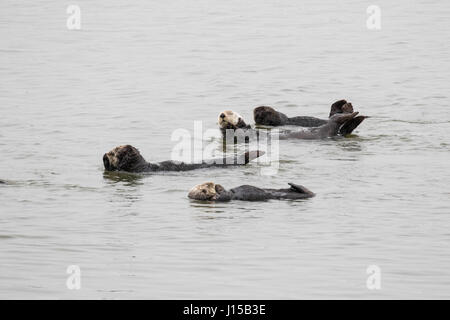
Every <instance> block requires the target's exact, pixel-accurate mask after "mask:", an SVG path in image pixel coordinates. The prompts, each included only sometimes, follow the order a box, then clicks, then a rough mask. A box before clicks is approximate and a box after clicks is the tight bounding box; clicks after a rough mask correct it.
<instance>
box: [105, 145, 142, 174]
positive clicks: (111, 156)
mask: <svg viewBox="0 0 450 320" xmlns="http://www.w3.org/2000/svg"><path fill="white" fill-rule="evenodd" d="M143 163H145V160H144V158H143V157H142V156H141V154H140V153H139V151H138V149H136V148H135V147H133V146H130V145H125V146H119V147H116V148H114V149H112V150H111V151H109V152H108V153H105V154H104V156H103V164H104V165H105V170H107V171H134V170H135V169H136V167H137V166H138V165H140V164H143Z"/></svg>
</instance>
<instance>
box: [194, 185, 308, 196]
mask: <svg viewBox="0 0 450 320" xmlns="http://www.w3.org/2000/svg"><path fill="white" fill-rule="evenodd" d="M289 185H290V186H291V187H290V188H286V189H261V188H257V187H254V186H249V185H243V186H239V187H236V188H233V189H230V190H229V191H227V190H225V188H224V187H222V186H221V185H220V184H214V183H213V182H206V183H203V184H199V185H197V186H195V187H194V188H192V189H191V191H189V194H188V197H189V198H191V199H194V200H203V201H230V200H242V201H265V200H270V199H289V200H296V199H306V198H311V197H314V196H315V194H314V193H313V192H311V191H309V190H308V189H306V188H305V187H303V186H300V185H297V184H293V183H289Z"/></svg>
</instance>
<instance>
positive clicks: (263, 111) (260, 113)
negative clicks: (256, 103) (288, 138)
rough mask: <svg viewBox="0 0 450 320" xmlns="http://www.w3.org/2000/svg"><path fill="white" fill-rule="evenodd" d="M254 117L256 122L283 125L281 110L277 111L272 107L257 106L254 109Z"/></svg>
mask: <svg viewBox="0 0 450 320" xmlns="http://www.w3.org/2000/svg"><path fill="white" fill-rule="evenodd" d="M253 118H254V119H255V123H256V124H262V125H266V126H280V125H282V121H281V117H280V114H279V112H277V111H275V109H274V108H272V107H265V106H261V107H257V108H255V109H254V110H253Z"/></svg>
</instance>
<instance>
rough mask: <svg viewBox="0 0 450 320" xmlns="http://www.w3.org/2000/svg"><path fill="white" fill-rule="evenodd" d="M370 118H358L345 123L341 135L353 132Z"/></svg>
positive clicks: (340, 131) (340, 130)
mask: <svg viewBox="0 0 450 320" xmlns="http://www.w3.org/2000/svg"><path fill="white" fill-rule="evenodd" d="M366 118H368V117H366V116H358V117H356V118H353V119H351V120H348V121H347V122H345V123H344V124H343V125H342V127H341V128H340V129H339V133H340V134H342V135H344V136H345V135H347V134H350V133H352V132H353V130H355V129H356V128H357V127H358V126H359V125H360V124H361V122H363V121H364V119H366Z"/></svg>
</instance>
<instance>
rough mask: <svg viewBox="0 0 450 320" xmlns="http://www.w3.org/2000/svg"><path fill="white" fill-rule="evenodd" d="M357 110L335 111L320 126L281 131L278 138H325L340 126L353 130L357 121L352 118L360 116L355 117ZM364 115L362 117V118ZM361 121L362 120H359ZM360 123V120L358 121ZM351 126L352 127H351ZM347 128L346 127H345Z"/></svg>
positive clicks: (330, 135) (337, 130)
mask: <svg viewBox="0 0 450 320" xmlns="http://www.w3.org/2000/svg"><path fill="white" fill-rule="evenodd" d="M357 115H358V112H353V113H336V114H334V115H333V116H331V117H330V119H328V120H327V121H326V123H325V124H324V125H322V126H320V127H315V128H307V129H305V130H302V131H293V132H288V133H283V134H280V135H279V138H280V139H311V140H312V139H325V138H329V137H334V136H337V135H338V134H339V132H340V131H342V127H346V128H349V130H351V131H353V129H354V128H353V125H354V124H355V123H357V121H355V122H353V120H355V119H358V118H361V117H356V116H357ZM364 118H365V117H362V119H364ZM361 121H362V120H361ZM359 123H361V122H359ZM352 128H353V129H352ZM345 130H347V129H345Z"/></svg>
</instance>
